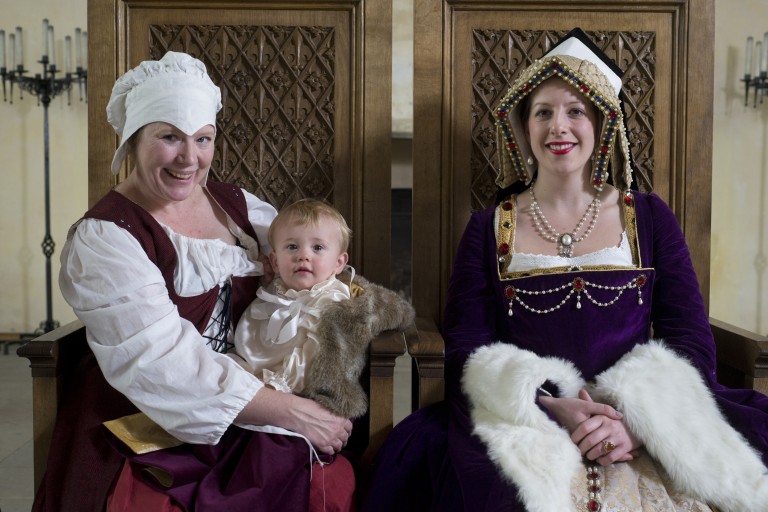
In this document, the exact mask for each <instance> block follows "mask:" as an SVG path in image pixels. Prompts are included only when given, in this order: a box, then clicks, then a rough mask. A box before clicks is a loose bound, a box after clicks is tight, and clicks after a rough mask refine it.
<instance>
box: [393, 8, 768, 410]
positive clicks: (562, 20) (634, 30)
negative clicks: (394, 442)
mask: <svg viewBox="0 0 768 512" xmlns="http://www.w3.org/2000/svg"><path fill="white" fill-rule="evenodd" d="M414 23H415V26H417V27H420V30H418V31H416V32H415V44H414V83H415V84H416V86H415V88H414V139H413V146H414V147H415V148H418V151H416V152H414V155H413V158H414V176H413V218H414V224H413V241H414V242H413V243H414V247H413V260H412V261H413V266H412V272H413V303H414V306H415V307H416V311H417V315H418V316H419V318H418V321H417V327H418V328H417V329H416V330H414V331H413V332H410V333H409V335H408V338H407V345H408V352H409V353H410V355H411V356H412V358H413V359H412V364H413V369H414V379H413V382H414V390H413V407H414V409H415V408H418V407H420V406H424V405H427V404H429V403H432V402H435V401H437V400H440V399H441V398H442V396H443V391H444V388H443V380H442V379H443V340H442V338H441V336H440V332H439V328H438V326H439V325H440V322H441V321H442V311H443V307H444V301H445V295H446V288H447V285H448V279H449V275H450V271H451V267H452V264H453V255H454V253H455V251H456V247H457V245H458V242H459V239H460V237H461V235H462V233H463V230H464V227H465V225H466V222H467V221H468V220H469V214H470V211H471V210H474V209H483V208H485V207H487V206H490V205H491V204H493V201H494V198H495V192H496V187H495V185H494V179H495V176H496V169H498V166H499V160H498V155H497V148H496V143H495V137H494V135H493V134H494V133H495V132H494V124H493V123H494V119H493V115H492V114H493V109H494V108H495V107H496V105H498V103H499V101H500V100H501V98H502V97H503V95H504V94H505V93H506V91H507V89H508V88H509V86H510V85H511V84H512V82H513V81H514V80H515V78H516V77H517V75H518V74H519V72H520V70H521V69H523V68H525V67H527V66H528V65H529V64H530V63H531V62H532V61H533V60H535V59H536V58H539V57H541V56H542V55H543V54H544V53H546V51H547V50H548V49H549V48H551V47H552V46H553V43H555V42H556V41H558V40H559V39H560V37H562V36H563V35H564V34H566V33H567V32H568V31H569V30H570V29H572V28H573V27H575V26H579V27H581V28H582V29H584V30H585V31H586V32H587V33H588V34H589V35H590V37H591V38H592V39H593V41H594V42H595V43H596V44H597V46H598V47H600V48H602V49H603V50H604V51H606V52H607V53H608V54H609V55H610V56H612V57H613V58H614V60H615V61H616V62H617V63H618V65H619V66H620V67H621V68H622V69H623V70H624V71H625V76H624V83H625V88H626V89H628V90H629V92H630V94H629V98H628V101H627V102H626V104H625V110H626V113H627V117H628V119H627V129H628V134H629V139H630V145H631V150H632V153H633V155H634V158H635V164H636V165H637V166H639V167H640V168H641V169H642V170H643V171H644V172H645V173H646V174H647V175H648V176H649V177H650V178H651V181H652V184H653V189H654V191H655V192H656V193H657V194H658V195H659V196H661V197H662V198H663V199H664V200H665V201H666V202H667V203H668V204H669V205H670V206H671V207H672V209H673V210H674V212H675V214H676V216H677V218H678V221H679V222H680V225H681V226H682V228H683V232H684V234H685V237H686V240H687V242H688V245H689V247H690V250H691V253H692V257H693V263H694V267H695V269H696V271H697V274H698V278H699V284H700V287H701V291H702V294H703V296H704V299H705V301H706V302H707V305H708V302H709V301H708V298H709V291H710V287H709V283H710V280H709V268H710V254H709V253H710V205H711V200H710V197H711V171H712V169H711V168H712V154H711V141H712V111H711V107H712V98H713V55H714V49H713V44H714V42H713V36H712V35H713V33H714V1H713V0H680V1H676V2H665V1H663V0H643V1H638V2H618V1H617V2H593V1H587V0H581V1H574V2H567V1H563V2H550V1H548V0H532V1H527V2H520V1H484V2H473V1H457V0H417V1H416V11H415V21H414ZM710 323H711V328H712V332H713V334H714V336H715V340H716V344H717V359H718V379H719V380H720V381H721V382H722V383H723V384H726V385H729V386H732V387H747V388H754V389H757V390H759V391H762V392H763V393H768V339H767V338H766V337H765V336H759V335H757V334H754V333H750V332H747V331H746V330H744V329H739V328H737V327H734V326H732V325H728V324H726V323H724V322H722V321H719V320H716V319H711V320H710Z"/></svg>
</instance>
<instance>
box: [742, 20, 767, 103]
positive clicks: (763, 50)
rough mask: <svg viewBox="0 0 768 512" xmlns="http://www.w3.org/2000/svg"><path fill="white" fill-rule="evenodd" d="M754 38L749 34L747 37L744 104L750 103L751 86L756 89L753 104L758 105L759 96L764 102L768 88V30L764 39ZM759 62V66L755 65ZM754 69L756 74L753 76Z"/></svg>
mask: <svg viewBox="0 0 768 512" xmlns="http://www.w3.org/2000/svg"><path fill="white" fill-rule="evenodd" d="M754 41H755V40H754V38H753V37H752V36H749V37H748V38H747V52H746V55H745V58H744V78H742V79H741V81H742V82H744V86H745V91H744V106H745V107H746V106H747V104H748V103H749V88H750V87H753V88H754V90H755V98H754V100H753V106H754V107H757V96H758V93H759V95H760V104H762V103H763V96H765V95H766V90H767V89H768V77H766V75H768V32H766V33H765V34H763V41H762V42H761V41H757V42H756V43H755V42H754ZM752 46H754V47H755V48H754V49H755V55H756V59H755V60H754V61H753V60H752ZM755 64H757V66H755ZM753 71H754V76H753Z"/></svg>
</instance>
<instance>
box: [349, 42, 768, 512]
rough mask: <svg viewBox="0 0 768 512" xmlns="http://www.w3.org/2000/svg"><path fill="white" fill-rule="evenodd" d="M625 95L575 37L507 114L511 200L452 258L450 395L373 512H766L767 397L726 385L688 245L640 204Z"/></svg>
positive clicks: (404, 426)
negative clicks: (720, 376) (717, 374)
mask: <svg viewBox="0 0 768 512" xmlns="http://www.w3.org/2000/svg"><path fill="white" fill-rule="evenodd" d="M620 90H621V78H620V70H618V68H617V67H616V66H615V64H614V63H612V62H610V61H609V60H608V59H607V58H606V57H605V56H604V55H602V54H601V52H600V51H599V50H598V49H597V48H595V47H594V45H592V43H590V42H589V40H588V39H587V38H586V35H585V34H584V33H583V32H581V31H580V30H579V29H576V30H574V31H573V32H571V33H570V34H569V35H568V36H567V37H566V38H565V39H564V40H563V41H562V42H561V43H560V44H559V45H557V46H556V47H555V48H554V49H553V50H551V51H550V52H549V53H547V55H545V56H544V57H543V58H542V59H540V60H537V61H536V62H534V63H533V64H532V65H531V66H530V67H529V68H527V69H526V70H524V71H523V73H522V74H521V76H520V78H519V79H518V80H517V81H516V82H515V84H514V85H513V86H512V88H511V89H510V90H509V92H508V93H507V95H506V96H505V98H504V99H503V100H502V102H501V104H500V105H499V107H498V108H497V110H496V115H497V119H498V121H497V128H498V133H499V143H500V144H501V145H500V148H502V149H501V151H502V152H503V155H502V157H501V159H500V160H501V161H502V168H501V170H500V172H499V176H498V179H497V185H498V186H499V187H500V188H501V189H502V190H503V191H506V193H502V194H500V197H503V199H502V200H501V201H500V202H499V204H498V205H496V206H494V207H492V208H489V209H487V210H485V211H480V212H475V213H474V214H473V215H472V217H471V219H470V221H469V223H468V225H467V227H466V230H465V232H464V236H463V238H462V240H461V243H460V245H459V249H458V252H457V254H456V259H455V263H454V269H453V274H452V277H451V280H450V284H449V289H448V299H447V306H446V311H445V314H444V318H445V321H444V324H443V328H442V332H443V335H444V338H445V342H446V370H445V378H446V400H445V401H444V402H441V403H438V404H436V405H434V406H431V407H428V408H425V409H422V410H420V411H418V412H416V413H414V414H413V415H411V416H410V417H408V418H406V419H405V420H404V421H403V422H401V423H400V424H399V425H398V426H397V427H396V428H395V430H394V432H393V433H392V435H391V436H390V438H389V439H388V441H387V443H386V444H385V446H384V448H383V450H382V452H381V453H380V456H379V457H378V459H377V461H376V462H375V465H374V468H373V476H372V478H371V481H370V484H369V491H368V497H367V500H366V503H365V507H364V508H365V510H370V511H374V510H398V511H403V510H419V511H426V510H439V511H462V510H467V511H473V512H474V511H495V510H505V511H508V510H528V511H553V512H555V511H557V512H562V511H567V510H580V511H581V510H593V511H594V510H602V511H608V510H611V511H613V510H616V511H618V510H632V511H636V510H654V511H659V510H661V511H667V510H669V511H674V510H696V511H707V510H712V509H713V508H716V509H718V510H730V511H760V510H768V470H766V464H768V398H766V397H765V396H763V395H761V394H759V393H757V392H754V391H751V390H732V389H728V388H725V387H723V386H721V385H719V384H718V383H717V381H716V379H715V371H714V369H715V348H714V342H713V339H712V334H711V331H710V329H709V324H708V321H707V316H706V311H705V306H704V302H703V299H702V297H701V293H700V291H699V289H698V281H697V278H696V275H695V273H694V270H693V267H692V264H691V260H690V256H689V252H688V249H687V247H686V244H685V240H684V237H683V234H682V232H681V230H680V228H679V226H678V224H677V221H676V219H675V216H674V215H673V213H672V212H671V210H670V209H669V208H668V207H667V205H666V204H665V203H664V202H663V201H662V200H661V199H660V198H659V197H658V196H656V195H655V194H643V193H640V192H637V191H635V190H633V189H631V184H632V169H631V161H630V155H629V147H628V144H627V140H626V133H625V128H624V122H623V115H622V112H621V108H620V103H619V101H620V100H619V93H620ZM609 172H610V174H611V175H612V176H611V177H612V183H610V182H609V181H608V177H609Z"/></svg>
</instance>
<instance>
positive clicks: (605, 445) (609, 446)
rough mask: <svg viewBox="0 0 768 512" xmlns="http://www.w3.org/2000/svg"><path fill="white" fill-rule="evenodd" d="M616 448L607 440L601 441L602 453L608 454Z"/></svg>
mask: <svg viewBox="0 0 768 512" xmlns="http://www.w3.org/2000/svg"><path fill="white" fill-rule="evenodd" d="M614 448H616V445H615V444H613V443H612V442H610V441H608V440H607V439H606V440H605V441H603V453H604V454H609V453H611V452H612V451H613V449H614Z"/></svg>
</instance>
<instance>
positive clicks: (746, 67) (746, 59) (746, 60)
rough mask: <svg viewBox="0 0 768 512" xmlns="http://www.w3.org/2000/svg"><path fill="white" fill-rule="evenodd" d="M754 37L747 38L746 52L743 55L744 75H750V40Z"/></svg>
mask: <svg viewBox="0 0 768 512" xmlns="http://www.w3.org/2000/svg"><path fill="white" fill-rule="evenodd" d="M753 41H754V39H753V38H752V36H749V37H748V38H747V53H746V56H745V57H744V74H745V75H746V76H752V42H753Z"/></svg>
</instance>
